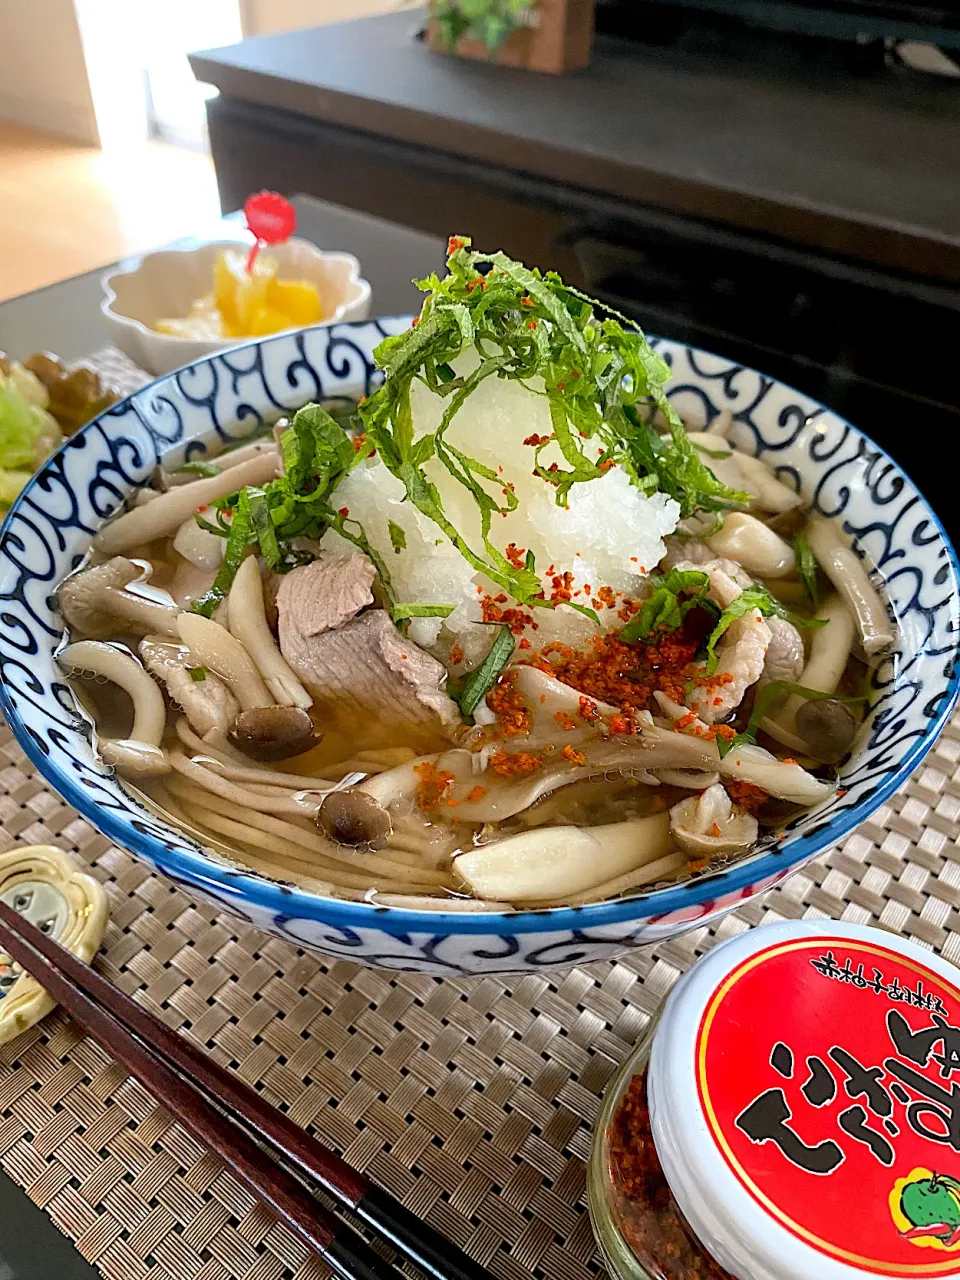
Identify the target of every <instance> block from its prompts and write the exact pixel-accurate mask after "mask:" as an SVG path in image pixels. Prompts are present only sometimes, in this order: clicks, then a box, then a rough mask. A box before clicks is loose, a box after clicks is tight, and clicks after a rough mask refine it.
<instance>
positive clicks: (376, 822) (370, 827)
mask: <svg viewBox="0 0 960 1280" xmlns="http://www.w3.org/2000/svg"><path fill="white" fill-rule="evenodd" d="M317 826H318V827H319V828H320V831H321V832H322V833H323V835H325V836H326V837H327V838H328V839H330V840H332V841H333V842H334V843H335V844H340V845H350V846H352V847H363V848H365V849H371V850H376V849H382V848H383V846H384V845H385V844H386V843H387V841H388V840H389V839H390V837H391V835H392V834H393V821H392V820H391V817H390V814H389V813H388V812H387V811H386V809H385V808H384V807H383V805H382V804H381V803H380V802H379V800H376V799H375V798H374V797H373V796H372V795H370V794H369V793H368V792H366V791H361V790H360V788H359V787H342V788H340V789H338V790H334V791H331V792H329V794H328V795H326V796H324V798H323V802H322V803H321V805H320V808H319V810H318V811H317Z"/></svg>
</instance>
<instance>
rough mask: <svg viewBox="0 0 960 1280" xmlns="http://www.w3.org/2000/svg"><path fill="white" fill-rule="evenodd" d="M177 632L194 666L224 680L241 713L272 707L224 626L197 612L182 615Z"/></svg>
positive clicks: (257, 674) (252, 667)
mask: <svg viewBox="0 0 960 1280" xmlns="http://www.w3.org/2000/svg"><path fill="white" fill-rule="evenodd" d="M177 629H178V631H179V633H180V639H181V640H182V641H183V643H184V644H185V645H186V646H187V648H188V649H189V650H190V652H191V653H192V654H193V656H194V657H195V658H196V660H197V665H198V666H204V667H209V668H210V670H211V671H215V672H216V673H217V675H218V676H219V677H220V678H221V680H226V682H227V684H228V685H229V686H230V688H231V690H232V691H233V693H234V695H235V697H236V699H237V701H238V702H239V703H240V707H241V709H242V710H243V711H251V710H252V709H253V708H254V707H270V706H273V705H274V701H273V698H272V697H271V696H270V692H269V690H268V689H267V686H266V685H265V684H264V683H263V680H262V678H261V676H260V672H259V671H258V670H257V668H256V664H255V663H254V661H253V659H252V658H251V657H250V655H249V654H248V653H247V651H246V649H245V648H244V647H243V645H242V644H241V643H240V641H239V640H238V639H237V638H236V637H235V636H232V635H231V634H230V632H229V631H228V630H227V629H226V627H221V626H220V624H219V622H214V621H213V620H212V619H210V618H204V617H201V615H200V614H199V613H181V614H180V616H179V618H178V619H177Z"/></svg>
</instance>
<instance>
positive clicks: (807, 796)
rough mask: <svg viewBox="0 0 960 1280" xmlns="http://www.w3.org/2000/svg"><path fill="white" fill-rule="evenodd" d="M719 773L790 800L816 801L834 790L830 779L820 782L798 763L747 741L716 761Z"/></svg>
mask: <svg viewBox="0 0 960 1280" xmlns="http://www.w3.org/2000/svg"><path fill="white" fill-rule="evenodd" d="M720 776H721V777H723V778H736V779H737V780H738V781H740V782H749V783H752V784H753V786H755V787H760V788H762V789H763V790H764V791H766V792H767V793H768V794H769V795H771V796H776V797H777V799H778V800H792V801H793V802H794V804H802V805H812V804H819V803H820V801H821V800H826V799H827V798H828V797H829V796H832V795H833V794H834V792H835V791H836V786H835V784H834V783H832V782H822V781H821V780H820V779H819V778H815V777H814V776H813V774H812V773H807V771H806V769H804V768H802V767H801V766H800V765H798V764H796V763H794V762H791V761H787V760H778V759H777V757H776V756H775V755H773V754H772V753H771V752H769V751H765V750H764V749H763V747H757V746H753V745H752V744H750V743H744V744H743V745H742V746H734V747H731V748H730V750H729V751H728V752H727V754H726V755H725V756H724V757H723V759H722V760H721V761H720Z"/></svg>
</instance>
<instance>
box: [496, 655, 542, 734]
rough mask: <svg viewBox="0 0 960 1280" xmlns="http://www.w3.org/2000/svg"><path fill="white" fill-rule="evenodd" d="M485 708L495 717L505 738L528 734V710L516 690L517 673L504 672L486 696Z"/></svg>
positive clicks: (529, 721)
mask: <svg viewBox="0 0 960 1280" xmlns="http://www.w3.org/2000/svg"><path fill="white" fill-rule="evenodd" d="M487 706H488V707H489V708H490V710H491V711H492V712H493V713H494V715H495V716H496V717H497V720H498V721H499V724H500V732H501V733H502V734H503V736H504V737H505V738H516V737H519V736H520V735H521V734H524V733H529V732H530V723H531V717H530V708H529V706H528V705H527V701H526V699H525V698H524V696H523V694H522V693H521V692H520V690H519V689H518V688H517V672H516V671H506V672H504V674H503V675H502V676H501V677H500V679H499V680H498V681H497V683H496V684H495V685H494V686H493V688H492V689H491V690H490V692H489V693H488V694H487Z"/></svg>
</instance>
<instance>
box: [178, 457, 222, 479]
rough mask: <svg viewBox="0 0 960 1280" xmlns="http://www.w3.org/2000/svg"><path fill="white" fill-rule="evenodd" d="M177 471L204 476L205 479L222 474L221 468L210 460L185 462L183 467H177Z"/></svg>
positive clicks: (202, 459) (200, 459)
mask: <svg viewBox="0 0 960 1280" xmlns="http://www.w3.org/2000/svg"><path fill="white" fill-rule="evenodd" d="M177 471H178V472H180V471H185V472H186V473H187V475H192V476H204V477H205V478H208V477H210V476H218V475H219V474H220V468H219V467H218V466H217V464H216V463H215V462H211V461H210V460H209V459H208V458H196V459H194V461H193V462H185V463H184V464H183V466H182V467H177Z"/></svg>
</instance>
